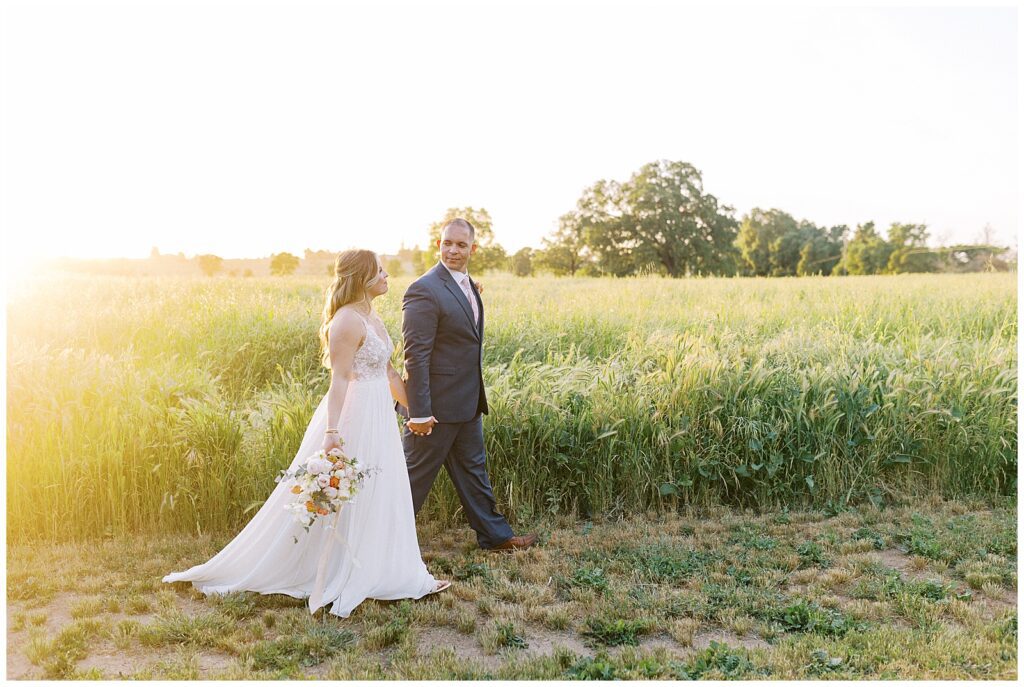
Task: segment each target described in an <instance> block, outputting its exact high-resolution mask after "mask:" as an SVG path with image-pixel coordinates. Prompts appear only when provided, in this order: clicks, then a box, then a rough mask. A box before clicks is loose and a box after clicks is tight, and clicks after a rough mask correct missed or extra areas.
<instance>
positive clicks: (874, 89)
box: [0, 0, 1019, 260]
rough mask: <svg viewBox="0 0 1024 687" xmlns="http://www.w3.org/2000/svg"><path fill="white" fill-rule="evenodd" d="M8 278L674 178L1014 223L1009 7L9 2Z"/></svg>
mask: <svg viewBox="0 0 1024 687" xmlns="http://www.w3.org/2000/svg"><path fill="white" fill-rule="evenodd" d="M2 26H3V27H2V35H0V45H2V47H0V51H2V55H0V56H2V91H0V108H2V111H0V112H2V129H0V135H2V140H0V147H2V154H0V174H2V178H0V184H2V187H0V199H2V202H0V221H2V224H3V229H4V234H5V236H6V238H5V239H4V241H5V245H4V253H5V255H7V256H8V257H7V259H8V260H10V259H11V258H12V256H13V258H14V259H21V256H24V255H71V256H83V257H93V256H129V257H133V256H138V257H142V256H145V255H148V254H149V251H150V248H151V247H153V246H157V247H158V248H159V249H160V250H161V251H162V252H165V253H174V252H178V251H183V252H185V253H186V254H189V255H192V254H195V253H207V252H210V253H216V254H219V255H222V256H224V257H257V256H265V255H269V254H270V253H272V252H277V251H282V250H287V251H291V252H293V253H301V251H302V250H303V249H304V248H325V249H333V250H339V249H343V248H346V247H350V246H356V245H358V246H365V247H368V248H371V249H375V250H378V251H382V252H392V251H394V250H396V249H397V248H398V246H399V244H400V243H402V242H403V241H404V242H405V243H406V244H407V245H413V244H416V243H419V244H421V245H422V244H423V243H424V240H425V236H426V228H427V226H428V225H429V224H430V223H431V222H432V221H434V220H435V219H437V218H438V217H439V216H440V215H442V214H443V213H444V211H445V209H446V208H448V207H453V206H466V205H471V206H475V207H481V206H482V207H485V208H487V209H488V210H489V211H490V213H491V216H492V217H493V219H494V229H495V234H496V238H497V240H498V241H499V242H501V243H502V244H503V245H504V246H505V247H506V248H508V249H510V250H516V249H518V248H520V247H522V246H524V245H531V246H539V245H540V239H541V237H542V236H544V235H546V234H548V233H549V232H550V231H551V230H552V229H553V228H554V227H555V225H556V221H557V218H558V216H559V215H560V214H562V213H564V212H566V211H567V210H569V209H571V208H572V207H573V206H574V204H575V202H576V199H577V198H578V197H579V195H580V192H581V191H582V190H583V189H584V188H585V187H586V186H588V185H590V184H592V183H593V182H595V181H596V180H598V179H602V178H614V179H619V180H624V179H626V178H628V176H629V175H630V174H631V173H632V172H634V171H635V170H637V169H638V168H639V167H640V166H641V165H643V164H644V163H647V162H650V161H654V160H657V159H659V158H667V159H673V160H684V161H687V162H690V163H692V164H693V165H695V166H696V167H697V168H698V169H699V170H701V171H702V172H703V174H704V184H705V189H706V190H707V191H708V192H710V193H713V194H715V195H716V196H717V197H718V198H719V199H720V200H722V201H723V202H725V203H727V204H729V205H732V206H733V207H734V208H735V209H736V211H737V217H739V216H741V215H742V213H744V212H746V211H748V210H750V209H751V208H753V207H758V206H759V207H763V208H769V207H777V208H780V209H783V210H785V211H787V212H790V213H791V214H793V215H795V216H796V217H798V218H806V219H810V220H812V221H814V222H817V223H818V224H825V225H832V224H840V223H845V224H849V225H851V227H852V226H853V225H855V224H857V223H858V222H863V221H867V220H872V219H873V220H875V222H876V223H877V224H878V225H879V226H881V227H887V226H888V224H889V223H890V222H892V221H907V222H924V223H927V224H928V225H929V226H930V228H931V232H932V236H933V243H935V242H936V241H935V239H938V240H941V241H943V242H945V243H949V242H954V241H961V240H962V241H969V240H973V239H975V238H976V237H977V235H978V233H979V231H980V229H981V228H982V227H983V226H984V225H985V224H986V223H990V224H991V225H992V227H993V229H994V230H995V234H996V237H997V238H998V239H999V240H1001V241H1003V242H1010V241H1012V240H1013V237H1014V236H1015V233H1016V227H1017V221H1018V216H1017V212H1018V205H1017V203H1018V200H1017V195H1016V193H1017V189H1018V174H1019V171H1018V166H1017V136H1018V129H1017V119H1018V105H1017V84H1018V82H1017V10H1016V8H1015V7H1007V6H1004V7H998V8H987V9H957V8H924V7H912V8H903V9H897V8H880V9H879V8H875V9H871V8H866V7H865V8H852V9H850V8H846V9H843V8H829V7H820V8H759V7H736V6H731V7H719V8H714V7H704V8H702V7H697V6H692V5H689V6H688V5H680V4H679V3H672V4H657V5H646V6H641V5H640V4H638V3H636V2H630V3H625V2H622V3H610V4H603V5H597V4H596V3H578V2H577V3H567V4H561V5H556V4H555V3H552V2H547V3H542V4H534V5H527V4H524V3H523V2H510V3H503V2H491V3H486V4H484V3H479V2H476V3H472V4H463V5H456V4H447V5H437V4H429V6H427V3H420V4H419V5H418V6H417V5H408V4H400V5H395V4H391V5H388V4H385V3H382V2H373V3H372V4H370V3H367V4H358V5H357V4H346V5H340V4H332V5H328V4H302V3H299V2H296V1H289V2H280V3H261V4H256V3H248V2H245V3H242V2H222V3H220V4H218V3H217V2H215V1H214V0H209V1H204V2H193V3H181V2H178V3H158V2H143V1H134V2H121V3H117V4H102V5H101V4H98V3H87V2H77V3H71V4H63V5H58V4H54V3H48V2H42V1H38V0H33V1H31V2H20V3H19V2H8V3H7V4H6V6H5V8H4V10H3V16H2Z"/></svg>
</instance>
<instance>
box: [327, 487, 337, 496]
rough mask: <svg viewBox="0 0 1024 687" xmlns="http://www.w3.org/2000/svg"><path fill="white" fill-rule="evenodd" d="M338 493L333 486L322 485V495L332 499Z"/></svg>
mask: <svg viewBox="0 0 1024 687" xmlns="http://www.w3.org/2000/svg"><path fill="white" fill-rule="evenodd" d="M337 495H338V490H337V489H335V488H334V487H324V496H326V497H327V498H329V499H333V498H335V497H336V496H337Z"/></svg>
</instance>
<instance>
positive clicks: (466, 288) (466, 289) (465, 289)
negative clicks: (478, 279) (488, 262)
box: [462, 274, 480, 325]
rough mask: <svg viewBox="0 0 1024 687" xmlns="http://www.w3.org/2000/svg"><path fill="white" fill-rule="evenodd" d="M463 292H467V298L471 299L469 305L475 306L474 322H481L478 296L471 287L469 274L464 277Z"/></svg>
mask: <svg viewBox="0 0 1024 687" xmlns="http://www.w3.org/2000/svg"><path fill="white" fill-rule="evenodd" d="M462 293H464V294H466V298H467V299H469V305H470V307H471V308H473V324H477V325H478V324H479V323H480V313H479V312H478V311H477V308H476V298H474V297H473V292H472V290H470V288H469V275H468V274H467V275H466V276H464V277H463V278H462Z"/></svg>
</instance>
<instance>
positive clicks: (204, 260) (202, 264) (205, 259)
mask: <svg viewBox="0 0 1024 687" xmlns="http://www.w3.org/2000/svg"><path fill="white" fill-rule="evenodd" d="M196 262H198V263H199V269H200V270H202V272H203V274H205V275H206V276H207V277H212V276H213V275H215V274H217V273H218V272H220V271H221V270H222V269H224V258H222V257H220V256H219V255H209V254H207V255H197V256H196Z"/></svg>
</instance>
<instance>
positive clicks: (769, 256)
mask: <svg viewBox="0 0 1024 687" xmlns="http://www.w3.org/2000/svg"><path fill="white" fill-rule="evenodd" d="M846 231H847V229H846V227H844V226H839V227H832V228H831V229H829V230H827V231H826V230H825V229H824V228H822V227H819V226H817V225H815V224H814V223H813V222H809V221H807V220H800V221H799V222H798V221H796V220H795V219H794V218H793V216H792V215H790V214H789V213H787V212H783V211H782V210H775V209H772V210H762V209H761V208H754V209H753V210H751V211H750V213H749V214H747V215H745V216H744V217H743V223H742V224H741V225H740V231H739V235H738V236H737V237H736V242H735V246H736V248H737V249H738V250H739V253H740V259H741V262H742V264H743V267H744V271H745V272H746V273H747V274H752V275H757V276H762V277H764V276H771V277H781V276H792V275H804V274H830V273H831V272H832V268H833V267H834V266H835V264H836V263H837V262H838V261H839V256H840V254H841V253H842V247H843V238H844V236H845V234H846Z"/></svg>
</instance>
